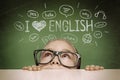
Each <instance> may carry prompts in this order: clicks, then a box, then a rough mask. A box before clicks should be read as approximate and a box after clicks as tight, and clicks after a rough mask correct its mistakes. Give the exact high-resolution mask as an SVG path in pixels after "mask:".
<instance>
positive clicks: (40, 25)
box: [32, 20, 46, 32]
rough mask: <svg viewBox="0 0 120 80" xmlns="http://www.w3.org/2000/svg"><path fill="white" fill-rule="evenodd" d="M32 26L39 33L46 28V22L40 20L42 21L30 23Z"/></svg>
mask: <svg viewBox="0 0 120 80" xmlns="http://www.w3.org/2000/svg"><path fill="white" fill-rule="evenodd" d="M32 26H33V28H35V29H36V30H37V31H39V32H40V31H41V30H42V29H44V28H45V26H46V21H44V20H42V21H40V22H39V21H33V22H32Z"/></svg>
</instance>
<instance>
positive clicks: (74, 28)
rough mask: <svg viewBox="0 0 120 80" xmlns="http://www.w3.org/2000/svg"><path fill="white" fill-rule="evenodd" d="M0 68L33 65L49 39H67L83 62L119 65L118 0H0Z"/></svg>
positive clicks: (106, 66)
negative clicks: (35, 55) (35, 51)
mask: <svg viewBox="0 0 120 80" xmlns="http://www.w3.org/2000/svg"><path fill="white" fill-rule="evenodd" d="M0 4H1V6H0V45H1V47H0V68H4V69H11V68H22V67H23V66H28V65H33V64H35V63H34V59H33V51H34V50H36V49H41V48H43V46H44V45H45V43H46V42H47V41H48V40H51V39H55V38H65V39H68V40H70V41H71V42H72V43H73V44H74V45H75V47H76V48H77V49H78V51H79V53H80V54H81V55H82V66H81V68H84V67H85V66H86V65H89V64H96V65H102V66H104V67H105V68H106V69H118V68H120V42H119V41H120V34H119V31H120V27H119V21H120V20H119V18H120V15H119V14H120V10H119V8H120V1H119V0H112V1H110V0H33V1H32V0H31V1H30V0H12V1H8V0H6V1H2V2H0Z"/></svg>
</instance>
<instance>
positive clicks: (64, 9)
mask: <svg viewBox="0 0 120 80" xmlns="http://www.w3.org/2000/svg"><path fill="white" fill-rule="evenodd" d="M59 12H60V14H62V15H64V16H65V17H68V16H72V15H73V14H74V9H73V7H72V6H70V5H66V4H65V5H61V6H60V7H59Z"/></svg>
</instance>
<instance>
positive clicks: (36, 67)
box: [22, 65, 41, 71]
mask: <svg viewBox="0 0 120 80" xmlns="http://www.w3.org/2000/svg"><path fill="white" fill-rule="evenodd" d="M22 69H23V70H28V71H40V70H41V67H40V66H35V65H33V66H25V67H23V68H22Z"/></svg>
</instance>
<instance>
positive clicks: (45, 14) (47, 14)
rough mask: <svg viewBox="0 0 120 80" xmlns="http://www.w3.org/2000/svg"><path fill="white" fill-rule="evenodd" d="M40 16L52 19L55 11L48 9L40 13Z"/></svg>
mask: <svg viewBox="0 0 120 80" xmlns="http://www.w3.org/2000/svg"><path fill="white" fill-rule="evenodd" d="M42 17H43V18H44V19H53V18H55V17H56V12H55V11H54V10H48V11H44V12H43V13H42Z"/></svg>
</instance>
